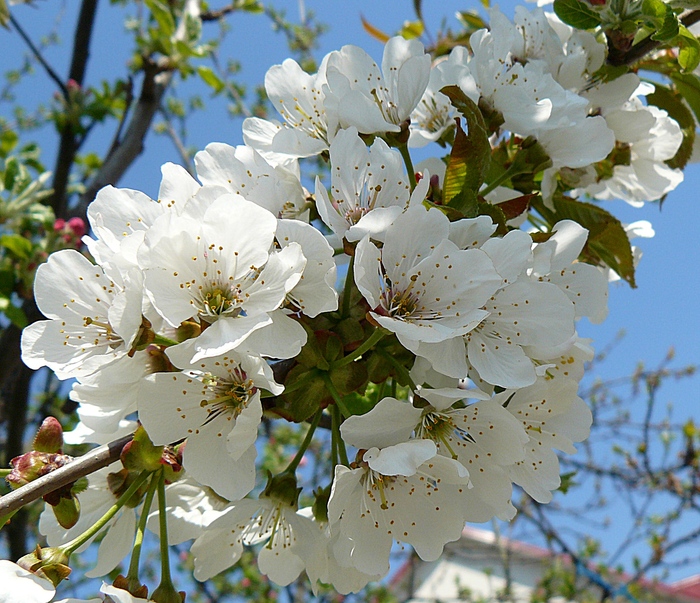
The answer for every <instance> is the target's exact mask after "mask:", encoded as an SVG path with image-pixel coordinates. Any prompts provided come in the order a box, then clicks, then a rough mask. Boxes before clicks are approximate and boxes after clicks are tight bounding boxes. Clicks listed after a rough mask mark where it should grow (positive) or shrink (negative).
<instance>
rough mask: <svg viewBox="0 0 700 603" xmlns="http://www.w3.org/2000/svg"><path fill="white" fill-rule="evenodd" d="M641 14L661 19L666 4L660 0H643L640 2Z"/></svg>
mask: <svg viewBox="0 0 700 603" xmlns="http://www.w3.org/2000/svg"><path fill="white" fill-rule="evenodd" d="M642 14H643V15H644V16H645V17H650V18H651V19H655V20H659V19H660V20H662V21H663V19H664V17H665V16H666V4H664V2H663V1H662V0H644V2H642Z"/></svg>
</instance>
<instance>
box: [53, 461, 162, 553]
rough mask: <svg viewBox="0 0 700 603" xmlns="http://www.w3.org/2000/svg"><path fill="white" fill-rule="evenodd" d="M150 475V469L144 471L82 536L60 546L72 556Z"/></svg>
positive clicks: (104, 524) (103, 525)
mask: <svg viewBox="0 0 700 603" xmlns="http://www.w3.org/2000/svg"><path fill="white" fill-rule="evenodd" d="M149 475H150V471H142V472H141V473H140V474H139V476H138V477H137V478H136V479H135V480H134V482H133V483H132V484H131V486H129V489H128V490H127V491H126V492H124V494H122V495H121V496H120V497H119V498H118V499H117V502H116V503H114V504H113V505H112V506H111V507H110V508H109V510H108V511H107V512H106V513H105V514H104V515H103V516H102V517H100V518H99V519H98V520H97V521H96V522H95V524H94V525H93V526H92V527H90V528H89V529H87V530H85V531H84V532H83V533H82V534H80V536H76V537H75V538H74V539H73V540H71V541H70V542H67V543H66V544H64V545H63V546H62V547H60V548H61V549H63V551H64V552H65V553H66V555H68V556H70V555H71V554H73V553H74V552H75V551H76V550H77V549H78V548H80V547H81V546H82V545H83V544H85V543H86V542H87V541H88V540H90V539H91V538H92V537H93V536H95V535H96V534H97V533H98V532H99V531H100V530H101V529H102V528H104V527H105V526H106V525H107V523H108V522H109V520H110V519H112V517H114V516H115V515H116V514H117V511H119V509H121V508H122V507H123V506H124V505H125V504H126V503H127V502H128V500H129V499H130V498H131V497H132V496H133V495H134V494H135V493H136V491H137V490H138V489H139V488H140V487H141V486H142V485H143V483H144V482H145V481H146V480H147V479H148V476H149Z"/></svg>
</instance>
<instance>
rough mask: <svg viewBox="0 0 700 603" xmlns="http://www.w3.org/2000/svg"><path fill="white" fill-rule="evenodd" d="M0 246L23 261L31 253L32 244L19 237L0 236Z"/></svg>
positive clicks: (15, 235)
mask: <svg viewBox="0 0 700 603" xmlns="http://www.w3.org/2000/svg"><path fill="white" fill-rule="evenodd" d="M0 246H2V247H4V248H5V249H7V250H8V251H10V252H11V253H12V254H14V255H15V256H16V257H18V258H21V259H23V260H27V259H29V256H30V255H31V253H32V242H31V241H30V240H29V239H25V238H24V237H23V236H21V235H17V234H14V235H9V234H7V235H2V236H1V237H0Z"/></svg>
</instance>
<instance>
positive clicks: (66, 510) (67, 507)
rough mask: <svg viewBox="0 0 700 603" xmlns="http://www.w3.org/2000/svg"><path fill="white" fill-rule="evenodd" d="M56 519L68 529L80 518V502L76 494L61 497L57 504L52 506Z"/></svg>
mask: <svg viewBox="0 0 700 603" xmlns="http://www.w3.org/2000/svg"><path fill="white" fill-rule="evenodd" d="M51 508H52V509H53V514H54V515H55V517H56V521H57V522H58V523H59V525H60V526H61V527H63V528H65V529H66V530H70V529H71V528H72V527H73V526H74V525H75V524H76V523H78V519H80V502H78V499H77V498H76V497H74V496H71V497H70V498H61V499H60V500H59V501H58V504H57V505H54V506H52V507H51Z"/></svg>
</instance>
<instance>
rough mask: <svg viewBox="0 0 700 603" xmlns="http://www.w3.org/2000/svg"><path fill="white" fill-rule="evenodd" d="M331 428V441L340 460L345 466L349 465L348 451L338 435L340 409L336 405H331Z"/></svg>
mask: <svg viewBox="0 0 700 603" xmlns="http://www.w3.org/2000/svg"><path fill="white" fill-rule="evenodd" d="M331 430H332V431H331V433H332V434H333V441H334V442H335V446H336V448H337V450H338V453H339V454H340V462H341V463H342V464H343V465H345V466H346V467H349V466H350V461H348V453H347V450H345V442H344V441H343V438H342V437H341V435H340V409H339V408H338V407H337V406H332V407H331Z"/></svg>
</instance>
